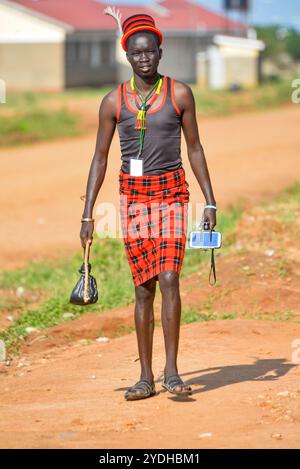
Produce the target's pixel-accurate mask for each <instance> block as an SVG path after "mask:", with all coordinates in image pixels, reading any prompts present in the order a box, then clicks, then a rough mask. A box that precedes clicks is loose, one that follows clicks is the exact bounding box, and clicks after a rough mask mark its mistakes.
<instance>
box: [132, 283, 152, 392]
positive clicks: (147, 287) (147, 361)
mask: <svg viewBox="0 0 300 469" xmlns="http://www.w3.org/2000/svg"><path fill="white" fill-rule="evenodd" d="M155 290H156V280H155V278H151V279H150V280H148V281H147V282H145V283H143V284H142V285H139V286H137V287H135V298H136V303H135V310H134V320H135V327H136V335H137V342H138V350H139V357H140V364H141V377H140V379H145V380H147V381H149V382H150V383H152V382H153V380H154V375H153V372H152V347H153V332H154V312H153V302H154V298H155ZM134 392H136V393H141V392H142V391H140V390H136V391H134Z"/></svg>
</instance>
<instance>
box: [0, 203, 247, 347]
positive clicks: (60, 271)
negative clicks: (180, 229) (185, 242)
mask: <svg viewBox="0 0 300 469" xmlns="http://www.w3.org/2000/svg"><path fill="white" fill-rule="evenodd" d="M239 215H240V211H239V210H237V209H234V208H231V209H229V210H228V211H226V212H223V213H220V216H219V218H218V226H220V229H221V230H222V232H223V236H225V239H226V233H230V232H231V231H232V230H234V226H235V223H236V221H237V220H238V218H239ZM225 244H226V242H225ZM81 256H82V252H80V253H77V254H75V255H74V256H70V257H68V258H65V259H62V260H60V261H44V262H31V263H29V264H28V265H27V266H26V267H25V268H23V269H18V270H13V271H3V272H2V273H1V274H0V288H1V289H2V290H4V291H5V289H17V288H18V287H23V288H24V289H25V291H26V290H30V291H35V290H38V291H39V292H44V293H45V294H46V295H47V296H48V299H47V300H46V301H43V302H41V303H40V304H39V306H37V307H35V308H34V309H30V308H29V309H26V307H27V308H28V306H27V305H24V310H23V314H21V315H19V317H18V318H17V319H16V320H15V321H14V323H13V324H12V325H11V326H9V327H8V328H7V329H5V330H4V331H3V332H0V338H2V339H3V340H5V342H6V344H7V347H13V346H15V345H16V344H17V342H18V337H22V336H25V335H26V332H25V329H26V327H36V328H38V329H44V328H47V327H51V326H54V325H56V324H59V323H61V322H63V321H64V320H65V319H64V318H63V315H64V313H66V312H71V313H73V314H74V318H76V317H79V316H80V315H82V314H84V313H86V312H91V311H98V312H101V311H106V310H109V309H113V308H117V307H120V306H123V305H127V304H130V303H132V302H133V301H134V298H135V295H134V285H133V282H132V277H131V272H130V269H129V265H128V261H127V258H126V254H125V250H124V244H123V241H122V240H121V239H112V238H101V239H100V238H98V237H95V238H94V242H93V249H92V255H91V259H90V261H91V264H92V275H94V277H95V278H96V280H97V284H98V290H99V294H100V297H99V301H98V303H96V304H94V305H88V306H84V307H83V306H82V307H80V306H75V305H72V304H70V303H69V297H70V293H71V290H72V288H73V287H74V285H75V283H76V281H77V280H78V279H79V275H80V274H79V273H78V269H79V267H80V266H81V263H82V257H81ZM205 260H207V261H208V260H209V257H208V253H204V252H201V253H200V252H199V250H191V249H187V250H186V252H185V258H184V262H183V267H182V271H181V272H182V276H183V277H185V276H187V275H189V274H190V273H192V272H195V271H197V270H198V269H199V266H200V265H201V263H203V262H205ZM2 302H4V300H3V299H2ZM20 303H22V299H20ZM12 313H13V311H12ZM68 320H70V319H68Z"/></svg>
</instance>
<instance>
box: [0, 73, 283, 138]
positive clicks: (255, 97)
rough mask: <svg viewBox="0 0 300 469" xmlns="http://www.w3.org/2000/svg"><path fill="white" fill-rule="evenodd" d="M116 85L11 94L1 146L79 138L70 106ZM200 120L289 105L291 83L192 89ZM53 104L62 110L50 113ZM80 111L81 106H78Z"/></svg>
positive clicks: (0, 121) (1, 110)
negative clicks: (238, 89)
mask: <svg viewBox="0 0 300 469" xmlns="http://www.w3.org/2000/svg"><path fill="white" fill-rule="evenodd" d="M116 86H117V85H116V84H111V85H106V86H103V87H99V88H84V87H83V88H73V89H68V90H65V91H62V92H58V93H54V92H52V93H51V92H37V93H33V92H23V93H20V92H19V93H16V92H11V93H8V96H7V102H6V104H5V105H2V106H1V107H0V127H1V129H2V138H1V144H0V145H1V146H10V145H17V144H24V143H32V142H36V141H41V140H51V139H54V138H61V137H72V136H76V135H79V134H80V132H83V131H84V130H83V129H84V128H85V127H84V116H83V117H82V118H81V116H80V114H79V115H78V116H77V115H74V111H72V112H71V111H69V109H68V106H69V105H71V104H72V103H73V102H74V101H76V102H77V103H78V104H80V101H82V102H83V101H85V102H86V100H90V101H91V103H92V102H95V101H97V103H98V102H99V103H100V101H101V99H102V98H103V97H104V96H105V95H106V94H107V93H109V92H110V91H111V90H112V89H114V88H115V87H116ZM190 86H191V88H192V90H193V93H194V97H195V102H196V108H197V113H198V114H199V115H201V116H205V117H207V116H224V115H230V114H234V113H240V112H249V111H252V110H256V109H268V108H274V107H277V106H280V105H282V104H285V103H289V102H290V96H291V91H292V89H291V81H290V80H285V81H284V80H281V81H279V82H275V83H266V84H263V85H260V86H257V87H255V88H251V89H243V90H240V91H238V92H231V91H229V90H218V91H215V90H207V89H202V88H199V87H198V86H197V85H195V84H191V85H190ZM52 104H55V105H56V107H57V106H58V107H59V108H60V109H59V110H53V109H51V107H52ZM79 108H80V106H79ZM79 112H80V111H79Z"/></svg>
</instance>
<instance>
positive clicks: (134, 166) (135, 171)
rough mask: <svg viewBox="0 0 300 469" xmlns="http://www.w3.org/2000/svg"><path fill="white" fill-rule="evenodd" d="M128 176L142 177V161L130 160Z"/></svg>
mask: <svg viewBox="0 0 300 469" xmlns="http://www.w3.org/2000/svg"><path fill="white" fill-rule="evenodd" d="M130 176H143V160H139V159H137V158H130Z"/></svg>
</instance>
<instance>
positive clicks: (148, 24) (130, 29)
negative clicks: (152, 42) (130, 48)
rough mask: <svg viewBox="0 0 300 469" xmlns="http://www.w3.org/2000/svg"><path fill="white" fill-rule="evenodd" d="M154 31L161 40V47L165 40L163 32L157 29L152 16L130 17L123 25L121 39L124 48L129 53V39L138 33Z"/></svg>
mask: <svg viewBox="0 0 300 469" xmlns="http://www.w3.org/2000/svg"><path fill="white" fill-rule="evenodd" d="M145 30H146V31H153V32H154V33H155V34H156V35H157V36H158V39H159V45H161V43H162V40H163V35H162V32H161V31H160V30H159V29H157V28H156V26H155V21H154V19H153V18H152V16H150V15H146V14H144V13H143V14H137V15H132V16H129V17H128V18H127V19H126V20H124V21H123V23H122V31H123V36H122V39H121V44H122V47H123V49H124V50H125V51H127V47H126V41H127V39H128V38H129V37H130V36H131V35H132V34H133V33H135V32H137V31H145Z"/></svg>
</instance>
